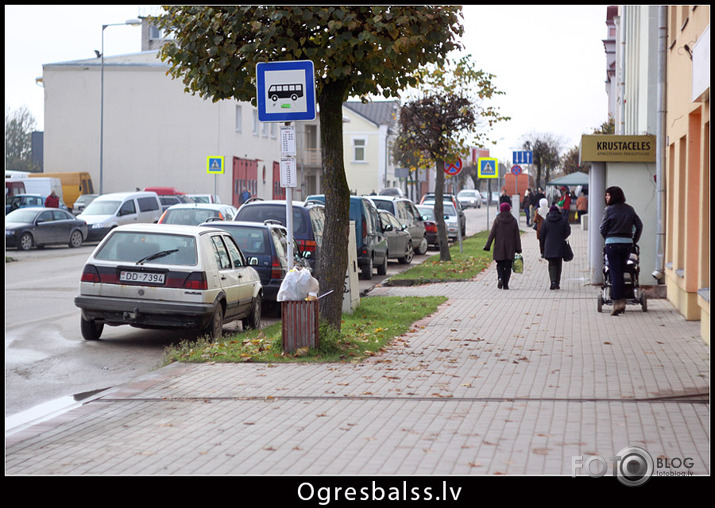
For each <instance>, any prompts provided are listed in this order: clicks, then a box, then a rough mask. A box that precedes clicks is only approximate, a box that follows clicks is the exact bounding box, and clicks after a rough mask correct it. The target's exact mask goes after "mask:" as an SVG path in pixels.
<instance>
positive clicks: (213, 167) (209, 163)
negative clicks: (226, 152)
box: [206, 155, 224, 175]
mask: <svg viewBox="0 0 715 508" xmlns="http://www.w3.org/2000/svg"><path fill="white" fill-rule="evenodd" d="M223 170H224V165H223V157H220V156H218V155H209V156H208V157H206V172H207V173H208V174H209V175H222V174H223Z"/></svg>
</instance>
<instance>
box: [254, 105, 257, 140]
mask: <svg viewBox="0 0 715 508" xmlns="http://www.w3.org/2000/svg"><path fill="white" fill-rule="evenodd" d="M253 135H254V136H258V110H257V109H254V110H253Z"/></svg>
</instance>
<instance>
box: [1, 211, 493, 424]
mask: <svg viewBox="0 0 715 508" xmlns="http://www.w3.org/2000/svg"><path fill="white" fill-rule="evenodd" d="M466 214H467V235H468V236H469V235H471V234H474V233H476V232H479V231H482V230H484V229H486V228H487V219H486V216H487V212H486V207H485V206H483V207H482V208H481V209H471V210H467V211H466ZM495 214H496V207H492V208H491V209H490V221H491V220H493V218H494V216H495ZM95 246H96V244H85V245H83V246H82V247H80V248H78V249H70V248H68V247H66V246H55V247H46V248H44V249H39V250H32V251H29V252H22V251H16V250H9V251H7V252H6V256H7V257H9V258H12V260H11V261H8V262H6V264H5V415H6V426H7V423H8V420H7V419H8V417H12V418H14V419H19V420H21V419H23V418H25V417H26V416H27V417H29V416H30V415H31V416H32V417H33V418H34V417H36V415H37V413H42V412H48V411H51V410H54V408H55V407H56V406H64V405H67V404H72V403H75V402H77V401H79V400H81V399H82V398H83V397H85V396H86V394H88V393H94V392H95V391H98V390H103V389H105V388H108V387H111V386H117V385H119V384H123V383H126V382H128V381H130V380H132V379H133V378H135V377H136V376H138V375H141V374H145V373H146V372H149V371H151V370H153V369H154V368H156V367H157V366H158V364H159V362H160V361H161V360H162V357H163V354H164V350H165V348H166V347H167V346H170V345H173V344H177V343H178V342H180V341H181V340H184V339H192V338H195V337H196V334H193V333H190V332H185V331H162V330H141V329H136V328H131V327H129V326H120V327H105V329H104V332H103V334H102V339H101V340H99V341H85V340H84V339H83V338H82V335H81V333H80V330H79V319H80V317H79V316H80V314H79V309H78V308H77V307H75V305H74V297H75V296H77V294H78V289H79V279H80V275H81V272H82V267H83V266H84V263H85V261H86V259H87V257H88V256H89V255H90V253H91V252H92V250H93V249H94V248H95ZM437 252H438V251H436V250H429V251H428V252H427V254H426V255H423V256H415V258H414V260H413V262H412V264H411V265H401V264H399V263H397V262H396V261H394V260H390V262H389V264H388V273H387V275H385V276H380V275H377V274H375V275H374V276H373V278H372V280H362V279H361V280H360V281H359V285H360V294H362V295H364V294H366V293H368V292H369V291H370V289H371V288H373V287H375V286H377V285H379V284H380V283H382V282H383V281H384V280H385V279H387V278H389V277H390V276H391V275H394V274H395V273H398V272H401V271H403V270H405V269H407V268H409V267H410V266H413V265H414V264H417V263H420V262H422V261H424V260H425V259H427V258H428V257H429V256H431V255H434V254H436V253H437ZM278 319H279V317H278V316H277V315H276V314H270V313H266V314H264V318H263V322H264V325H268V324H271V323H273V322H276V321H278ZM240 326H241V325H240V324H238V322H235V323H229V324H227V325H226V326H225V330H226V331H229V330H231V329H239V328H240Z"/></svg>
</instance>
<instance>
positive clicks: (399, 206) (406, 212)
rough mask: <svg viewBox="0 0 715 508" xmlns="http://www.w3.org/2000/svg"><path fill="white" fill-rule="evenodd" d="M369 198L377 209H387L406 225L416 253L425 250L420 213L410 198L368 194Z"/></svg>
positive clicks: (426, 245)
mask: <svg viewBox="0 0 715 508" xmlns="http://www.w3.org/2000/svg"><path fill="white" fill-rule="evenodd" d="M370 199H371V201H372V202H373V203H374V204H375V206H376V207H377V209H378V210H387V211H388V212H390V213H392V215H394V216H395V217H397V219H398V220H399V221H400V223H401V224H404V225H405V226H407V230H408V231H409V233H410V235H411V237H412V245H413V246H414V248H415V253H416V254H419V255H422V254H424V253H425V252H427V247H428V246H429V244H428V242H427V238H425V236H426V234H425V225H424V223H423V222H422V214H420V212H419V210H417V207H416V206H415V204H414V203H413V202H412V201H411V200H409V199H407V198H400V197H394V196H370Z"/></svg>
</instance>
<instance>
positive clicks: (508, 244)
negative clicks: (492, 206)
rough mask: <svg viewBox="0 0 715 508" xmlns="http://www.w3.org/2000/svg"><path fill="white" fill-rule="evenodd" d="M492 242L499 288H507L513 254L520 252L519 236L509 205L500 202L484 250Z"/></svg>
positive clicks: (516, 223)
mask: <svg viewBox="0 0 715 508" xmlns="http://www.w3.org/2000/svg"><path fill="white" fill-rule="evenodd" d="M492 242H494V252H493V253H492V258H493V259H494V261H496V263H497V277H498V278H499V282H498V284H497V287H498V288H499V289H509V277H510V276H511V268H512V264H513V263H514V255H515V254H516V253H517V252H519V253H521V236H520V235H519V223H518V222H516V219H515V218H514V216H513V215H512V214H511V205H510V204H509V203H502V204H501V205H499V213H498V214H497V216H496V218H495V219H494V223H493V224H492V230H491V231H490V232H489V237H488V238H487V243H486V245H485V246H484V250H486V251H488V250H489V249H490V248H491V245H492Z"/></svg>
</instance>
